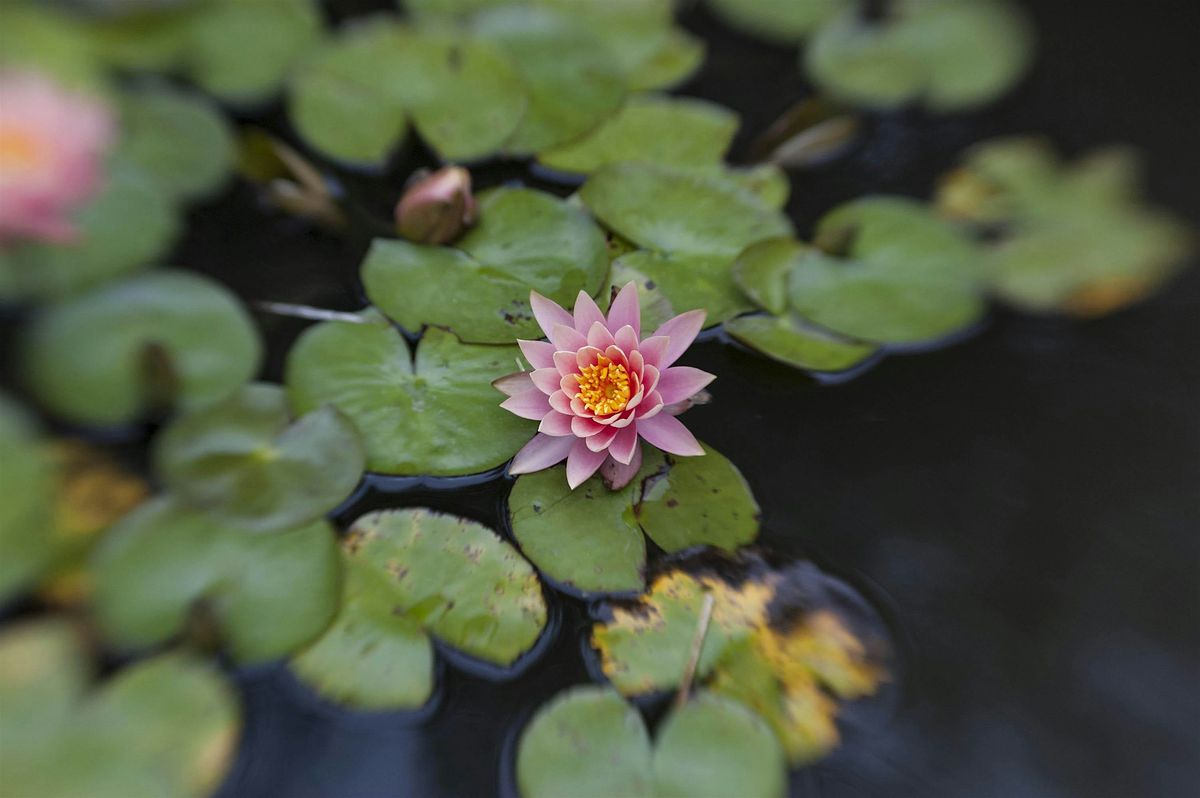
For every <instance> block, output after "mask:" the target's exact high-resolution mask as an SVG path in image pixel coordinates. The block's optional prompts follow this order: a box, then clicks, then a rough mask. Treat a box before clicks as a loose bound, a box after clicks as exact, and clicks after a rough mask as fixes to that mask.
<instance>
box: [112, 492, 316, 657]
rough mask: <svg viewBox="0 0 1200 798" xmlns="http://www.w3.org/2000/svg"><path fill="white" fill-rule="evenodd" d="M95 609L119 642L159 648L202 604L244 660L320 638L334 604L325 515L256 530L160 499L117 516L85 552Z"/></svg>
mask: <svg viewBox="0 0 1200 798" xmlns="http://www.w3.org/2000/svg"><path fill="white" fill-rule="evenodd" d="M92 572H93V577H94V578H95V582H96V586H95V596H94V601H95V611H96V617H97V619H98V621H99V623H100V628H101V630H102V631H103V632H104V634H105V635H106V636H107V637H108V638H109V639H110V640H112V641H113V642H114V643H115V644H116V645H118V646H121V647H130V648H141V647H146V646H152V645H156V644H158V643H161V642H163V641H165V640H168V639H170V638H171V637H173V636H175V635H177V634H178V633H180V632H181V631H183V629H184V627H185V626H186V625H187V623H188V621H189V617H190V615H191V613H192V612H193V611H194V610H196V609H197V608H202V609H204V610H206V611H208V612H209V613H211V615H212V617H213V618H214V619H215V620H216V622H217V624H218V626H219V629H220V631H221V635H222V637H223V639H224V640H225V642H226V643H227V644H228V646H229V648H230V650H231V652H232V654H233V655H234V656H235V657H236V658H237V659H238V660H240V661H243V662H261V661H265V660H271V659H275V658H278V657H281V656H284V655H286V654H288V653H290V652H292V651H294V650H295V649H296V648H298V647H299V646H302V645H304V644H305V643H307V642H309V641H310V640H312V639H313V638H314V637H316V636H317V635H319V634H320V633H321V631H322V630H323V629H324V628H325V627H326V626H327V625H328V623H329V621H330V620H331V619H332V618H333V616H334V613H335V612H336V610H337V595H338V585H339V578H340V575H339V563H338V552H337V543H336V540H335V537H334V534H333V530H332V529H331V528H330V527H329V525H328V524H326V523H325V522H324V521H318V522H314V523H311V524H308V525H306V526H302V527H296V528H293V529H288V530H283V531H277V532H272V533H270V534H255V531H254V530H252V529H247V528H245V527H244V526H240V525H238V524H235V523H233V522H230V521H225V520H222V519H220V518H217V517H215V516H211V515H206V514H203V513H201V512H199V511H196V510H191V509H189V508H187V507H186V506H184V505H183V504H181V503H180V502H178V501H176V500H175V499H173V498H171V497H170V496H163V497H160V498H157V499H154V500H152V501H149V502H147V503H145V504H143V505H142V506H140V507H139V508H138V509H136V510H134V511H133V512H132V513H130V514H129V515H128V516H126V517H125V518H124V519H122V520H121V521H120V522H119V523H118V524H117V525H116V526H115V527H113V528H112V529H111V530H110V531H109V533H108V534H107V535H106V536H105V538H104V540H102V541H101V542H100V544H99V545H98V546H97V548H96V550H95V551H94V553H93V557H92Z"/></svg>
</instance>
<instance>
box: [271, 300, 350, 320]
mask: <svg viewBox="0 0 1200 798" xmlns="http://www.w3.org/2000/svg"><path fill="white" fill-rule="evenodd" d="M254 307H256V308H258V309H259V310H262V311H265V312H267V313H274V314H275V315H276V316H291V317H292V318H294V319H309V320H311V321H345V322H349V323H351V324H366V322H367V320H366V319H364V318H363V317H362V316H360V315H358V314H357V313H344V312H342V311H340V310H326V309H324V308H314V307H311V306H309V305H293V304H291V303H289V302H268V301H265V300H263V301H259V302H255V303H254Z"/></svg>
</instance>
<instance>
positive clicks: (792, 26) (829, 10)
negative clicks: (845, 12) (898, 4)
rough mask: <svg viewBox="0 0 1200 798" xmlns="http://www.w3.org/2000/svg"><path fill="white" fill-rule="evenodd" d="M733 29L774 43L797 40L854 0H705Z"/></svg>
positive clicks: (847, 6)
mask: <svg viewBox="0 0 1200 798" xmlns="http://www.w3.org/2000/svg"><path fill="white" fill-rule="evenodd" d="M708 2H709V5H711V6H712V8H713V10H714V11H716V12H717V15H718V16H720V17H721V18H722V19H724V20H725V21H726V22H728V23H729V24H730V25H732V26H734V27H735V28H740V29H741V30H744V31H746V32H747V33H751V34H754V35H755V36H760V37H762V38H764V39H770V40H772V41H777V42H785V43H787V42H799V41H802V40H803V39H804V38H805V37H807V36H808V35H809V34H811V33H812V32H813V31H814V30H817V29H818V28H820V27H821V25H822V24H824V23H825V22H826V21H827V20H828V19H829V18H830V17H832V16H834V15H835V14H837V13H838V12H839V11H841V10H842V9H845V8H854V9H855V10H857V8H858V7H857V5H856V4H855V3H854V0H708Z"/></svg>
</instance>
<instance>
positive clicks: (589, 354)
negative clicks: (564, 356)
mask: <svg viewBox="0 0 1200 798" xmlns="http://www.w3.org/2000/svg"><path fill="white" fill-rule="evenodd" d="M602 354H604V353H603V352H601V351H600V350H599V349H597V348H596V347H594V346H585V347H584V348H583V349H580V350H579V351H578V352H576V353H575V363H576V365H577V366H578V368H576V369H575V370H576V371H579V370H580V369H583V368H586V367H587V366H594V365H595V364H596V358H598V357H600V355H602Z"/></svg>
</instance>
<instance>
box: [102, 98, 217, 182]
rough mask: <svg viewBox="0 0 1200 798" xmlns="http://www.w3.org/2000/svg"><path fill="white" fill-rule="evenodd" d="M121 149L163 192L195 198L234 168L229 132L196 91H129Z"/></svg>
mask: <svg viewBox="0 0 1200 798" xmlns="http://www.w3.org/2000/svg"><path fill="white" fill-rule="evenodd" d="M121 122H122V135H121V145H120V146H121V153H122V156H123V157H124V159H125V160H127V161H128V162H130V163H132V164H135V165H137V167H139V168H140V169H141V170H142V171H143V172H145V173H146V174H147V175H148V176H149V177H150V178H151V179H152V180H153V182H154V183H156V184H157V185H158V186H159V187H160V188H161V189H162V190H163V192H164V193H165V194H167V195H168V196H171V197H175V198H178V199H196V198H200V197H203V196H205V195H208V194H211V193H212V192H214V191H216V190H217V189H218V188H220V186H221V184H222V183H223V182H224V181H225V179H226V178H227V177H228V176H229V172H230V170H231V169H232V168H233V153H234V143H233V132H232V131H231V130H230V127H229V123H228V122H227V121H226V120H225V117H224V116H222V115H221V112H220V110H219V109H218V108H217V107H216V106H215V105H213V104H212V103H210V102H209V101H207V100H205V99H204V98H203V97H201V96H199V95H193V94H189V93H185V92H182V91H175V90H167V89H154V90H143V91H138V92H133V93H130V94H128V95H127V96H126V97H125V98H124V103H123V107H122V114H121Z"/></svg>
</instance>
